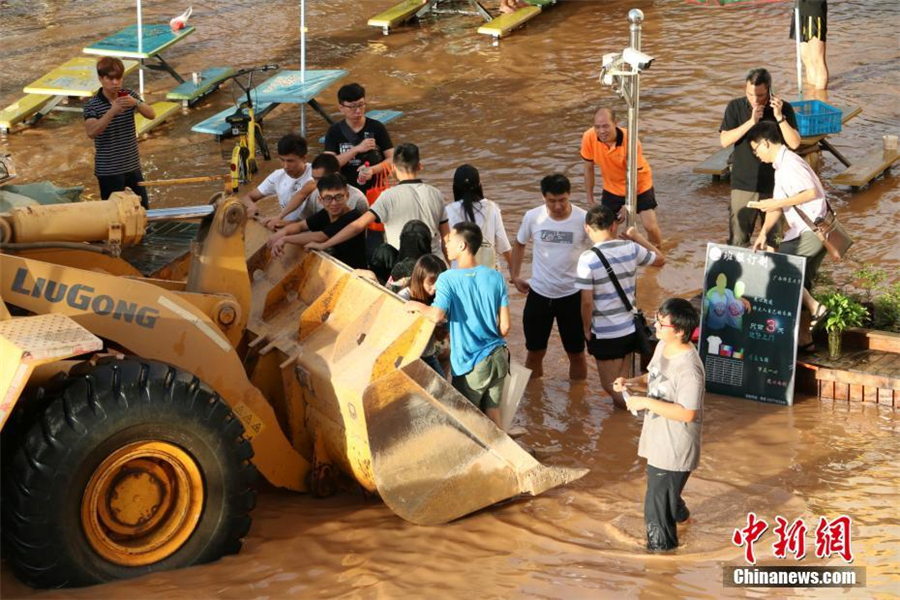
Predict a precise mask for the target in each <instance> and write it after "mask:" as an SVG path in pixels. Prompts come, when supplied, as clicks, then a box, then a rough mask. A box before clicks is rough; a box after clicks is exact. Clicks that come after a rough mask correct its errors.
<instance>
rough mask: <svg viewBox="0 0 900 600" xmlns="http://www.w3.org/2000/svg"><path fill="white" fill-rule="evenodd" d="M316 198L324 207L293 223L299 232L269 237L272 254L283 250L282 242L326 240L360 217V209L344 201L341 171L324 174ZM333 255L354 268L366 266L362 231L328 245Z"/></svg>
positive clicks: (343, 184)
mask: <svg viewBox="0 0 900 600" xmlns="http://www.w3.org/2000/svg"><path fill="white" fill-rule="evenodd" d="M316 187H317V189H318V190H319V202H321V203H322V205H323V206H324V207H325V208H323V209H322V210H320V211H319V212H317V213H315V214H314V215H312V216H311V217H309V218H308V219H304V220H302V221H300V222H299V223H297V224H296V226H297V227H298V228H299V231H300V233H296V234H294V235H287V236H274V237H273V238H272V239H271V240H269V246H270V248H271V249H272V255H273V256H281V254H282V253H284V245H285V244H286V243H287V244H299V245H301V246H302V245H304V244H307V243H309V242H325V241H328V239H329V238H331V237H333V236H334V235H335V234H336V233H337V232H339V231H340V230H341V229H343V228H344V227H346V226H347V225H349V224H350V223H352V222H353V221H355V220H356V219H358V218H359V216H360V213H359V211H358V210H356V209H352V208H350V207H349V206H348V205H347V198H348V197H349V194H348V192H347V182H346V181H344V177H343V176H342V175H341V174H340V173H334V174H332V175H325V176H324V177H322V178H321V179H319V182H318V184H317V186H316ZM329 251H330V252H331V254H332V256H334V257H335V258H336V259H338V260H339V261H341V262H342V263H344V264H345V265H347V266H348V267H351V268H353V269H365V268H367V266H366V236H365V235H364V234H363V233H361V234H359V235H356V236H354V237H352V238H350V239H349V240H346V241H344V242H341V243H340V244H336V245H335V246H333V247H332V248H330V249H329Z"/></svg>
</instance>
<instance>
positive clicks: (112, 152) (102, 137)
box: [84, 56, 156, 208]
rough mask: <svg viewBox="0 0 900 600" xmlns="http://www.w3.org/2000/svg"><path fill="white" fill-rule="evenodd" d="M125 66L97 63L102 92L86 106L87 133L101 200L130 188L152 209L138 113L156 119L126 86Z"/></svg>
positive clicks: (111, 60) (108, 61) (110, 60)
mask: <svg viewBox="0 0 900 600" xmlns="http://www.w3.org/2000/svg"><path fill="white" fill-rule="evenodd" d="M124 74H125V65H124V64H122V61H121V60H119V59H118V58H114V57H111V56H104V57H103V58H101V59H100V60H98V61H97V77H98V78H99V79H100V90H99V91H98V92H97V93H96V95H94V96H93V97H92V98H91V99H90V100H88V102H87V104H85V105H84V130H85V132H86V133H87V136H88V137H89V138H91V139H92V140H94V151H95V154H94V175H95V176H96V177H97V182H98V183H99V184H100V199H101V200H107V199H109V197H110V195H111V194H112V193H113V192H122V191H124V190H125V188H126V187H127V188H130V189H131V190H132V191H133V192H134V193H135V194H137V195H138V196H140V197H141V206H143V207H144V208H149V206H150V201H149V199H148V197H147V189H146V188H145V187H143V186H141V185H138V183H139V182H141V181H143V180H144V176H143V174H142V173H141V157H140V155H139V154H138V143H137V130H136V129H135V125H134V113H135V111H136V112H139V113H140V114H141V115H143V116H144V117H145V118H147V119H154V118H156V113H155V112H154V110H153V108H151V107H150V105H148V104H145V103H144V101H143V100H142V99H141V97H140V96H138V95H137V94H136V93H135V92H133V91H132V90H129V89H126V88H123V87H122V77H123V76H124Z"/></svg>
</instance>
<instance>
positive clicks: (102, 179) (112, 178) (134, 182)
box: [97, 169, 150, 208]
mask: <svg viewBox="0 0 900 600" xmlns="http://www.w3.org/2000/svg"><path fill="white" fill-rule="evenodd" d="M143 180H144V175H143V173H141V170H140V169H138V170H136V171H129V172H128V173H122V174H120V175H97V183H99V184H100V199H101V200H109V197H110V196H111V195H112V193H113V192H124V191H125V188H130V189H131V191H133V192H134V193H135V194H137V195H138V196H140V197H141V206H143V207H144V208H150V199H149V198H148V197H147V188H145V187H144V186H142V185H138V182H139V181H143Z"/></svg>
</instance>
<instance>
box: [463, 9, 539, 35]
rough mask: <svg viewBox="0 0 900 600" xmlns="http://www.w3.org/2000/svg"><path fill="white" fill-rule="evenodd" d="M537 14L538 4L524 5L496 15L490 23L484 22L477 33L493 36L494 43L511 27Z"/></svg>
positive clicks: (514, 27)
mask: <svg viewBox="0 0 900 600" xmlns="http://www.w3.org/2000/svg"><path fill="white" fill-rule="evenodd" d="M539 14H541V8H540V7H539V6H526V7H525V8H520V9H519V10H517V11H516V12H513V13H509V14H505V15H502V16H500V17H497V18H496V19H494V20H493V21H491V22H490V23H485V24H484V25H482V26H481V27H479V28H478V33H483V34H485V35H489V36H491V37H492V38H494V43H496V42H497V41H498V40H499V39H500V38H502V37H504V36H505V35H507V34H509V32H511V31H512V30H513V29H516V28H518V27H521V26H522V25H524V24H525V23H526V22H527V21H530V20H531V19H533V18H534V17H536V16H538V15H539Z"/></svg>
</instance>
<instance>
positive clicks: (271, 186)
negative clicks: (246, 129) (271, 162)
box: [240, 133, 312, 230]
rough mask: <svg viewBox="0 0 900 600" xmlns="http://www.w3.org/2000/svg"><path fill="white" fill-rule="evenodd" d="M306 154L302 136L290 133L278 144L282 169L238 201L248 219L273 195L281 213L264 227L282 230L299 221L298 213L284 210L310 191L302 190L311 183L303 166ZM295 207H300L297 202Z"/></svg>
mask: <svg viewBox="0 0 900 600" xmlns="http://www.w3.org/2000/svg"><path fill="white" fill-rule="evenodd" d="M306 152H307V146H306V140H305V139H304V138H303V137H302V136H299V135H294V134H293V133H289V134H287V135H286V136H284V137H282V138H281V139H280V140H278V158H279V160H281V168H280V169H276V170H275V171H272V173H270V174H269V176H268V177H266V179H265V180H264V181H263V182H262V183H261V184H259V185H258V186H257V187H255V188H253V189H252V190H250V191H249V192H248V193H246V194H244V195H243V196H241V198H240V200H241V202H243V203H244V205H245V206H246V207H247V215H248V216H251V217H252V216H253V215H255V214H256V213H257V212H258V210H259V209H258V208H257V206H256V203H257V202H259V201H260V200H262V199H263V198H265V197H266V196H271V195H273V194H275V195H277V196H278V204H279V206H280V207H281V211H280V212H279V214H278V216H277V217H272V218H270V219H267V220H266V227H268V228H269V229H272V230H274V229H276V228H278V227H283V226H284V225H286V224H287V222H288V221H297V220H299V213H300V211H299V210H296V209H291V210H287V209H288V207H289V206H291V205H292V202H291V201H292V200H295V197H296V196H300V195H302V196H303V197H304V198H305V197H306V196H307V195H308V194H309V192H311V191H312V187H311V186H308V187H306V188H304V185H305V184H306V183H307V182H310V181H312V168H311V167H310V165H309V164H308V163H307V162H306ZM295 205H296V206H299V205H300V204H299V202H297V203H295Z"/></svg>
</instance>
